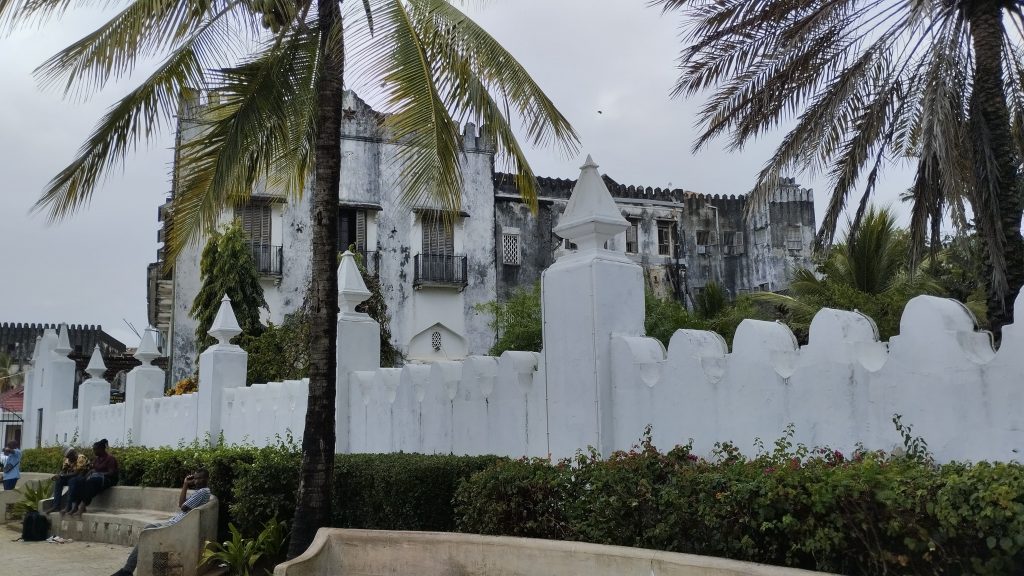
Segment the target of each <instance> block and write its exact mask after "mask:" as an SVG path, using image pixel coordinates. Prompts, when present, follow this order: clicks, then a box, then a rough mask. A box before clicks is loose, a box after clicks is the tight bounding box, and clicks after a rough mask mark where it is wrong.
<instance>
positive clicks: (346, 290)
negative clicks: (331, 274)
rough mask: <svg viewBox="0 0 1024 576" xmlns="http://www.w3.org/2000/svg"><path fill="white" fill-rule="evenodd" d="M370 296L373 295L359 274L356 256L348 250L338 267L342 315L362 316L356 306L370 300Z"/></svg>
mask: <svg viewBox="0 0 1024 576" xmlns="http://www.w3.org/2000/svg"><path fill="white" fill-rule="evenodd" d="M370 296H372V294H370V291H369V290H367V289H366V283H365V282H363V275H362V274H360V273H359V266H358V265H357V264H356V257H355V255H354V254H352V252H351V251H349V250H346V251H345V253H344V254H342V255H341V264H340V265H339V266H338V305H339V307H340V308H341V314H342V315H343V316H352V315H359V316H362V314H359V313H357V312H356V306H358V305H360V304H362V303H363V302H365V301H366V300H368V299H369V298H370Z"/></svg>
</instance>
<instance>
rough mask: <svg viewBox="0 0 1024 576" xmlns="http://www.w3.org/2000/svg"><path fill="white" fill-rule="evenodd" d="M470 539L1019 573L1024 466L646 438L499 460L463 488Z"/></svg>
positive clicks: (808, 564) (885, 570)
mask: <svg viewBox="0 0 1024 576" xmlns="http://www.w3.org/2000/svg"><path fill="white" fill-rule="evenodd" d="M456 515H457V517H458V528H459V530H461V531H465V532H474V533H482V534H501V535H514V536H524V537H534V538H554V539H563V540H579V541H586V542H595V543H601V544H613V545H622V546H636V547H642V548H653V549H660V550H669V551H674V552H685V553H692V554H703V555H711V556H721V557H727V558H734V559H739V560H748V561H754V562H762V563H767V564H776V565H783V566H792V567H799V568H806V569H812V570H822V571H827V572H835V573H841V574H864V575H875V574H922V575H923V574H928V575H932V574H993V575H994V574H1022V573H1024V467H1022V466H1020V465H1018V464H987V463H981V464H976V465H964V464H949V465H945V466H936V465H934V464H932V463H931V462H930V461H928V460H927V459H926V458H908V457H906V456H903V457H893V456H889V455H885V454H881V453H857V454H855V455H854V457H853V458H849V459H848V458H846V457H844V455H842V454H840V453H838V452H832V451H828V450H817V451H813V452H812V451H808V450H806V449H804V448H797V449H791V446H790V445H789V443H788V442H787V441H785V440H784V441H782V442H781V444H780V446H777V447H776V449H775V450H774V451H773V452H771V453H768V454H763V455H761V456H759V457H757V458H754V459H749V460H748V459H746V458H743V457H742V456H741V455H740V454H739V452H738V451H737V450H736V449H735V448H734V447H732V446H730V445H721V446H720V448H719V451H718V453H717V456H716V458H715V459H714V460H713V461H707V460H703V459H700V458H696V457H694V455H692V454H691V453H690V451H689V448H688V447H686V446H683V447H677V448H676V449H674V450H672V451H670V452H668V453H662V452H659V451H658V450H657V449H655V448H654V447H653V446H652V445H651V444H650V441H649V439H648V440H646V441H645V442H643V443H642V445H641V446H639V447H638V448H636V449H634V450H633V451H631V452H619V453H616V454H614V455H612V456H611V457H610V458H608V459H601V458H597V457H595V456H594V455H592V454H591V455H581V456H579V457H578V458H577V459H576V460H575V461H574V462H572V463H568V462H563V463H561V464H558V465H551V464H549V463H548V462H547V461H542V460H519V461H502V462H498V463H496V464H495V466H492V467H491V468H489V469H487V470H485V471H483V472H480V473H478V474H476V475H474V476H473V477H472V478H471V479H470V480H469V481H467V482H465V483H463V484H462V486H461V487H460V488H459V490H458V492H457V496H456Z"/></svg>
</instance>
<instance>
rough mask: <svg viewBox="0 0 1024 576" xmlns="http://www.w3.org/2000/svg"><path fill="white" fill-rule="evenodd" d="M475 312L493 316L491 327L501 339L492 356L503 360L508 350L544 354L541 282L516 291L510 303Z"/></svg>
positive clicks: (493, 304) (485, 306) (486, 305)
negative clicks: (501, 356) (502, 354)
mask: <svg viewBox="0 0 1024 576" xmlns="http://www.w3.org/2000/svg"><path fill="white" fill-rule="evenodd" d="M475 308H476V310H477V311H478V312H483V313H486V314H490V315H491V321H490V326H491V328H493V329H494V331H495V333H496V334H497V335H498V338H497V340H496V341H495V342H494V345H493V346H491V349H490V350H488V354H491V355H493V356H500V355H501V353H502V352H504V351H506V350H524V351H533V352H540V349H541V347H542V346H543V339H542V333H543V331H544V328H543V324H542V321H541V294H540V282H536V283H534V285H533V286H520V287H519V288H516V289H515V290H513V291H512V294H511V295H510V296H509V297H508V299H507V300H504V301H501V300H494V301H491V302H485V303H483V304H477V305H476V306H475Z"/></svg>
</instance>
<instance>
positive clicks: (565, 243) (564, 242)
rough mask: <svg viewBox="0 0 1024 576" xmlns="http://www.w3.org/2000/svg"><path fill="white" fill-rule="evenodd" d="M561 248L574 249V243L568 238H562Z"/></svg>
mask: <svg viewBox="0 0 1024 576" xmlns="http://www.w3.org/2000/svg"><path fill="white" fill-rule="evenodd" d="M562 248H565V249H566V250H575V249H576V243H575V242H570V241H569V239H568V238H562Z"/></svg>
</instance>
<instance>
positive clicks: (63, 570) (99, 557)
mask: <svg viewBox="0 0 1024 576" xmlns="http://www.w3.org/2000/svg"><path fill="white" fill-rule="evenodd" d="M19 536H21V529H20V526H19V528H18V530H17V531H15V530H13V526H0V566H3V573H4V574H11V575H16V576H53V575H54V574H61V575H67V576H71V575H75V576H110V574H112V573H113V572H114V571H115V570H117V569H118V568H120V567H121V566H122V565H123V564H124V561H125V559H126V558H128V553H129V552H130V551H131V548H128V547H126V546H114V545H112V544H96V543H93V542H69V543H67V544H51V543H49V542H20V541H19V542H12V540H14V539H15V538H18V537H19Z"/></svg>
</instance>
